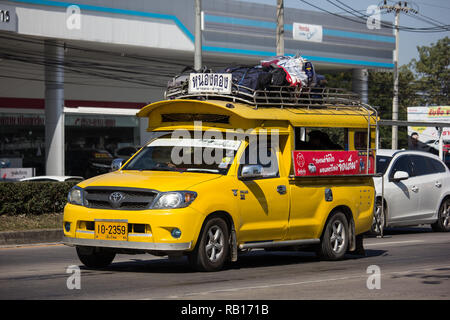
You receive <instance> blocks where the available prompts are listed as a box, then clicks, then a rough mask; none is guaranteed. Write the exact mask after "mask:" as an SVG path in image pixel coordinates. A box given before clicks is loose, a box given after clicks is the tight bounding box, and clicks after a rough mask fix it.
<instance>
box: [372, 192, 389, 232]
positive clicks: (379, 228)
mask: <svg viewBox="0 0 450 320" xmlns="http://www.w3.org/2000/svg"><path fill="white" fill-rule="evenodd" d="M381 201H382V200H381V199H377V201H376V203H375V212H374V214H373V222H372V226H371V228H370V233H372V234H375V235H382V234H383V231H384V228H385V227H386V206H382V203H381Z"/></svg>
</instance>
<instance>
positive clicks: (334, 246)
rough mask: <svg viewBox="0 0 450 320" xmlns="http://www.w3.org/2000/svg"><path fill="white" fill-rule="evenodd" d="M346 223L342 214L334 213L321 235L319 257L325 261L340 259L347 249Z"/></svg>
mask: <svg viewBox="0 0 450 320" xmlns="http://www.w3.org/2000/svg"><path fill="white" fill-rule="evenodd" d="M348 238H349V235H348V221H347V218H346V217H345V214H343V213H342V212H336V213H334V214H333V215H332V216H331V217H330V219H329V220H328V222H327V224H326V226H325V230H324V232H323V235H322V239H321V243H320V247H319V252H318V253H319V256H320V257H321V258H322V259H325V260H339V259H342V258H343V257H344V255H345V253H346V252H347V247H348V240H349V239H348Z"/></svg>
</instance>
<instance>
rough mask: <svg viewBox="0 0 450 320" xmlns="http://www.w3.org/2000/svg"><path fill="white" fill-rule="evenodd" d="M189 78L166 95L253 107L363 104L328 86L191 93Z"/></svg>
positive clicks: (352, 95)
mask: <svg viewBox="0 0 450 320" xmlns="http://www.w3.org/2000/svg"><path fill="white" fill-rule="evenodd" d="M188 84H189V83H188V80H187V81H185V82H182V83H181V84H179V85H177V86H173V87H169V88H167V90H166V92H165V98H166V99H168V100H171V99H198V100H210V99H211V100H229V101H233V102H242V103H246V104H249V105H251V106H253V107H256V108H259V107H278V108H284V107H289V108H326V107H334V108H336V107H353V108H355V107H356V108H357V107H361V106H362V102H361V100H360V98H359V95H357V94H356V93H353V92H348V91H345V90H344V89H339V88H328V87H291V86H270V87H267V88H265V89H262V90H254V89H251V88H248V87H244V86H241V85H238V84H235V83H232V89H231V94H229V95H227V94H217V93H206V92H205V93H200V94H199V93H194V94H190V93H189V92H188Z"/></svg>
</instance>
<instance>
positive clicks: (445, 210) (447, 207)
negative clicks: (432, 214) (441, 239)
mask: <svg viewBox="0 0 450 320" xmlns="http://www.w3.org/2000/svg"><path fill="white" fill-rule="evenodd" d="M431 228H432V229H433V231H440V232H448V231H450V198H447V199H445V200H444V201H442V203H441V206H440V207H439V212H438V219H437V221H436V222H435V223H433V224H432V225H431Z"/></svg>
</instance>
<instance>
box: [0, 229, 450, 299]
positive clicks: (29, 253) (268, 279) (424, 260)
mask: <svg viewBox="0 0 450 320" xmlns="http://www.w3.org/2000/svg"><path fill="white" fill-rule="evenodd" d="M365 248H366V253H367V254H366V256H365V257H362V256H352V255H348V256H347V259H346V260H343V261H336V262H329V261H320V260H318V259H317V258H316V257H315V256H314V254H312V253H308V252H265V251H262V250H258V251H252V252H250V253H247V254H244V255H242V256H240V258H239V261H238V262H237V263H234V264H232V265H231V266H230V267H228V268H227V269H226V270H224V271H220V272H215V273H202V272H193V271H191V269H190V268H189V265H188V263H187V260H186V259H184V258H182V259H178V260H169V259H167V258H161V257H154V256H151V255H133V256H132V255H118V256H117V257H116V259H115V260H114V263H113V264H112V265H111V266H110V267H109V268H107V269H104V270H88V269H86V268H84V267H82V266H81V263H80V262H79V260H78V258H77V256H76V253H75V249H74V248H71V247H66V246H64V245H61V244H43V245H32V246H31V245H30V246H22V247H0V299H20V300H22V299H188V300H197V299H198V300H207V299H219V300H221V299H227V300H229V299H231V300H233V299H244V300H246V299H251V300H253V299H258V300H265V299H270V300H272V299H289V300H290V299H446V300H449V299H450V233H433V232H431V229H428V228H409V229H397V230H390V231H388V232H387V237H386V238H383V239H378V238H367V239H365ZM71 265H76V266H80V270H81V276H80V282H79V284H80V286H81V287H80V289H68V286H67V282H68V279H69V277H70V276H71V275H73V273H66V271H67V268H68V267H69V266H71ZM373 265H375V266H377V267H378V268H379V271H380V277H379V278H376V277H375V276H376V274H374V273H372V271H371V270H374V269H370V268H369V273H368V267H369V266H373ZM372 268H373V267H372ZM375 270H376V267H375ZM369 277H370V278H369ZM72 280H73V279H72ZM378 280H379V281H378ZM69 282H71V281H69ZM71 283H72V284H73V283H75V282H73V281H72V282H71ZM368 283H369V286H372V287H373V286H375V287H378V288H374V289H368Z"/></svg>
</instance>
